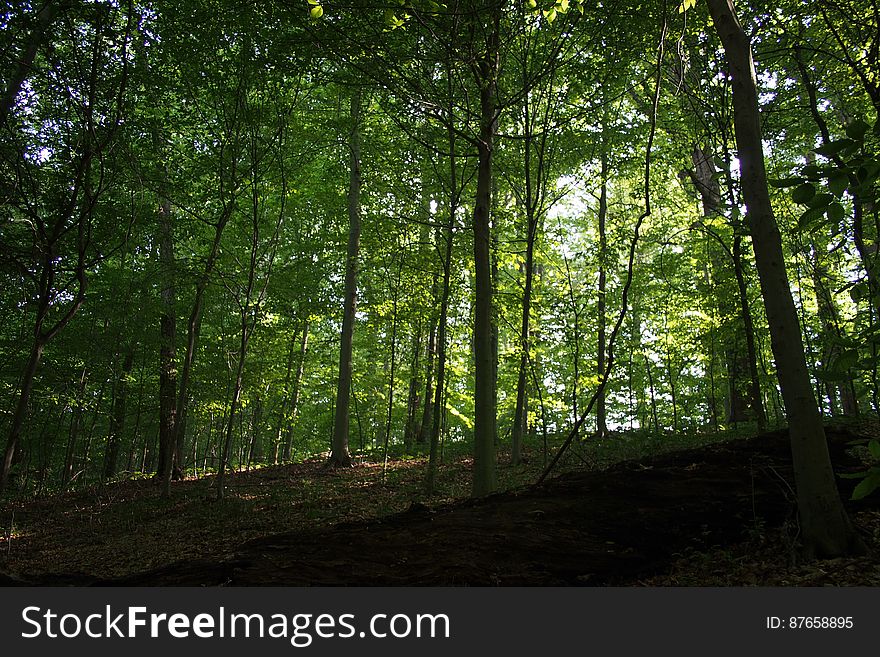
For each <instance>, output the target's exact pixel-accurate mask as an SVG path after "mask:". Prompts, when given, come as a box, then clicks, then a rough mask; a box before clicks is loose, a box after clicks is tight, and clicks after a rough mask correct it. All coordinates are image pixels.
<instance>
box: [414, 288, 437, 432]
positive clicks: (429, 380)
mask: <svg viewBox="0 0 880 657" xmlns="http://www.w3.org/2000/svg"><path fill="white" fill-rule="evenodd" d="M432 288H433V290H432V294H431V298H432V299H436V298H437V294H436V292H437V289H436V288H437V285H436V282H435V284H434V285H432ZM437 328H438V327H437V318H436V317H435V318H434V319H433V320H432V324H431V330H430V332H429V333H428V351H427V354H426V355H427V358H426V359H425V399H426V400H427V399H431V398H432V397H433V392H432V391H433V389H434V359H435V357H436V355H437ZM433 412H434V407H433V406H432V405H431V404H428V403H426V404H425V405H424V407H423V408H422V422H421V424H420V425H419V430H418V433H416V442H417V443H419V444H424V443H427V442H428V441H429V440H430V439H431V426H432V422H431V415H432V413H433Z"/></svg>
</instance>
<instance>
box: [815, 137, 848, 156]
mask: <svg viewBox="0 0 880 657" xmlns="http://www.w3.org/2000/svg"><path fill="white" fill-rule="evenodd" d="M852 144H853V140H852V139H838V140H836V141H832V142H828V143H827V144H822V145H821V146H819V147H818V148H814V149H813V152H814V153H816V154H817V155H824V156H825V157H831V156H834V155H837V154H838V153H840V152H841V151H843V150H844V149H846V148H848V147H849V146H852Z"/></svg>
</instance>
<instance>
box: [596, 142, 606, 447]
mask: <svg viewBox="0 0 880 657" xmlns="http://www.w3.org/2000/svg"><path fill="white" fill-rule="evenodd" d="M605 129H606V128H605V126H602V156H601V170H600V173H599V176H600V178H601V185H602V186H601V189H600V191H599V217H598V219H599V291H598V295H597V296H598V298H597V300H596V322H597V324H598V326H597V331H596V374H597V375H598V376H599V380H600V381H601V380H602V377H604V376H605V351H606V349H607V345H606V344H605V342H606V340H605V282H606V271H605V269H606V267H607V265H608V237H607V235H606V234H605V223H606V221H607V219H608V138H607V136H606V135H605ZM606 390H607V387H606V386H602V387H601V389H600V390H599V395H598V396H597V397H596V434H597V435H598V437H599V438H600V439H601V438H604V437H605V435H606V434H607V433H608V424H607V422H606V418H605V416H606V411H605V396H606Z"/></svg>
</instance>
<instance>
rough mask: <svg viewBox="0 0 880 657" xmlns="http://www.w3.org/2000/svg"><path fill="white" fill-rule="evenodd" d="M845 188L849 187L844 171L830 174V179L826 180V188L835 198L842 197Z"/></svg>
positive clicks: (847, 177)
mask: <svg viewBox="0 0 880 657" xmlns="http://www.w3.org/2000/svg"><path fill="white" fill-rule="evenodd" d="M847 187H849V176H848V175H846V172H845V171H838V172H836V173H833V174H831V177H830V178H828V188H829V189H830V190H831V193H832V194H834V195H835V196H836V197H837V198H840V197H841V196H843V193H844V192H845V191H846V188H847Z"/></svg>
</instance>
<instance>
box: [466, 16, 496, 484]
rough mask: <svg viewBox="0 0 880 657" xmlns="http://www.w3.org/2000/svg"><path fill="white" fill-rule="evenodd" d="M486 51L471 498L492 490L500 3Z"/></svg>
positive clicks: (480, 75) (476, 220) (481, 78)
mask: <svg viewBox="0 0 880 657" xmlns="http://www.w3.org/2000/svg"><path fill="white" fill-rule="evenodd" d="M491 11H492V14H493V15H492V17H491V18H490V19H489V20H491V21H492V25H491V28H490V29H491V33H490V34H489V35H488V40H487V51H486V52H485V53H484V55H483V57H482V59H481V61H480V62H479V63H478V64H477V69H478V71H477V83H478V84H479V87H480V135H479V141H478V144H477V150H478V163H477V192H476V199H475V204H474V214H473V231H474V271H475V281H474V288H475V294H474V478H473V489H472V493H473V496H474V497H482V496H485V495H488V494H489V493H491V492H493V491H494V490H495V430H496V425H495V423H496V417H495V374H494V373H495V363H494V362H493V356H494V350H493V348H492V271H491V253H490V252H491V248H490V245H491V235H490V217H489V209H490V208H491V203H492V154H493V150H494V139H495V130H496V120H497V117H496V104H495V101H496V99H495V93H496V84H495V77H496V75H497V72H498V40H499V32H500V22H501V4H500V3H495V5H494V6H493V7H492V8H491Z"/></svg>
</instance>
